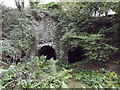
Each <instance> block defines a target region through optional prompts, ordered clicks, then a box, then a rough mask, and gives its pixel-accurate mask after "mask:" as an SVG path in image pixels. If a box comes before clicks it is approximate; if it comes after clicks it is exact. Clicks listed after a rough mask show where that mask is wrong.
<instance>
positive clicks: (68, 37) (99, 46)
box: [61, 31, 118, 61]
mask: <svg viewBox="0 0 120 90" xmlns="http://www.w3.org/2000/svg"><path fill="white" fill-rule="evenodd" d="M61 41H62V44H63V45H64V46H65V47H67V46H68V45H70V46H72V47H77V46H82V47H83V48H84V51H85V55H86V56H87V58H86V59H87V60H88V61H90V60H98V61H107V60H109V55H112V54H113V53H114V52H116V51H117V50H118V48H116V47H113V46H111V45H109V44H107V43H105V38H104V35H103V34H88V33H85V32H81V33H79V34H77V33H76V32H73V31H70V32H68V33H66V34H65V35H64V36H63V37H62V38H61ZM66 43H68V44H67V45H66Z"/></svg>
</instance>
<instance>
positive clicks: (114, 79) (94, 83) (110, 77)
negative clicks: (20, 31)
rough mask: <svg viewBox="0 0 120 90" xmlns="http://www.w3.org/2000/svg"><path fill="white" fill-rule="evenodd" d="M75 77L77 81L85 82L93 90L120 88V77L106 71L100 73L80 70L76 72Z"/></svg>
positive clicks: (77, 69)
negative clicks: (94, 89)
mask: <svg viewBox="0 0 120 90" xmlns="http://www.w3.org/2000/svg"><path fill="white" fill-rule="evenodd" d="M74 73H75V74H74V77H75V80H77V81H83V82H84V83H86V84H88V85H89V86H90V87H92V88H111V87H117V88H118V87H120V85H119V81H118V80H119V77H120V76H119V75H118V74H116V73H115V72H109V71H106V70H104V69H102V70H99V71H94V70H88V69H80V68H76V70H74Z"/></svg>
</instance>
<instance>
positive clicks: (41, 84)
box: [0, 57, 71, 88]
mask: <svg viewBox="0 0 120 90" xmlns="http://www.w3.org/2000/svg"><path fill="white" fill-rule="evenodd" d="M44 61H45V57H40V58H39V57H35V58H32V59H31V61H29V62H27V63H26V64H25V63H23V64H18V65H17V66H15V67H12V68H10V69H9V70H8V71H6V72H5V73H4V76H3V77H2V78H1V83H0V85H1V87H4V88H51V87H54V88H60V87H62V88H66V87H67V84H65V83H66V81H67V80H68V79H69V78H71V75H70V73H69V72H71V70H66V69H64V68H63V69H59V70H57V68H56V65H55V64H56V63H54V62H57V61H54V60H53V59H51V60H48V61H46V62H45V63H44ZM49 62H50V63H49ZM59 68H60V67H59Z"/></svg>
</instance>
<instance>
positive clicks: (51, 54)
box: [38, 46, 56, 60]
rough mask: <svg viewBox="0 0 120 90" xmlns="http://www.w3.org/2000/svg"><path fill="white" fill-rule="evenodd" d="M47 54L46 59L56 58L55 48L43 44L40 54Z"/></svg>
mask: <svg viewBox="0 0 120 90" xmlns="http://www.w3.org/2000/svg"><path fill="white" fill-rule="evenodd" d="M42 55H44V56H46V60H49V59H51V58H53V59H54V60H56V53H55V50H54V49H53V48H52V47H50V46H43V47H41V48H40V49H39V50H38V56H42Z"/></svg>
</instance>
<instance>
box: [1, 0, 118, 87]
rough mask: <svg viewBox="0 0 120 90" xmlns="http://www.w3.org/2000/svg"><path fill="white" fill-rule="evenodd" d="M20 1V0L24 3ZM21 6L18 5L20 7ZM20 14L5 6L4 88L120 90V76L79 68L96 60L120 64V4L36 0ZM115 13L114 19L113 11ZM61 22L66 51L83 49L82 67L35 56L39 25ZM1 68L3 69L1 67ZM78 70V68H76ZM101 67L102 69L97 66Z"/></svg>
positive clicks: (59, 37) (58, 36) (57, 35)
mask: <svg viewBox="0 0 120 90" xmlns="http://www.w3.org/2000/svg"><path fill="white" fill-rule="evenodd" d="M18 1H19V0H18ZM16 4H17V3H16ZM23 4H24V3H21V5H17V7H18V9H9V8H7V7H6V6H2V7H3V8H2V10H3V12H2V19H1V22H2V37H1V42H2V59H1V60H0V62H1V63H3V62H4V64H5V65H6V66H5V65H4V64H2V65H4V66H0V89H1V88H70V87H69V86H68V85H67V84H68V81H69V80H75V82H77V83H81V82H82V83H84V84H85V86H81V87H83V88H84V87H86V88H119V87H120V82H119V78H120V76H119V73H116V72H114V71H112V72H111V71H107V70H106V69H104V67H103V68H102V69H101V70H91V69H83V68H81V67H76V66H79V65H81V63H83V62H84V61H85V63H88V62H91V61H98V62H102V63H103V64H105V63H106V62H109V63H116V62H117V63H116V65H119V63H120V37H119V34H120V30H119V29H120V10H119V8H120V2H95V3H93V2H69V3H53V2H52V3H49V4H40V3H38V2H34V1H31V0H30V8H28V9H25V8H24V5H23ZM111 11H112V12H114V13H115V14H109V12H111ZM46 16H47V17H50V18H52V19H54V20H55V22H56V27H57V30H56V32H55V40H57V42H58V43H59V45H60V46H62V47H63V48H62V49H63V51H65V52H68V49H71V48H73V47H79V46H80V47H82V48H83V50H84V51H85V56H86V58H85V60H83V62H76V65H74V64H71V65H69V64H68V63H67V64H65V63H63V62H64V61H67V60H64V58H61V60H59V59H58V60H53V59H50V60H46V58H45V57H37V56H32V53H33V52H34V50H35V49H36V41H35V40H36V38H35V28H34V26H35V25H36V24H37V22H40V21H41V20H43V19H44V18H45V17H46ZM0 65H1V64H0ZM71 66H72V67H74V68H73V69H72V67H71ZM96 67H97V66H96Z"/></svg>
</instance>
